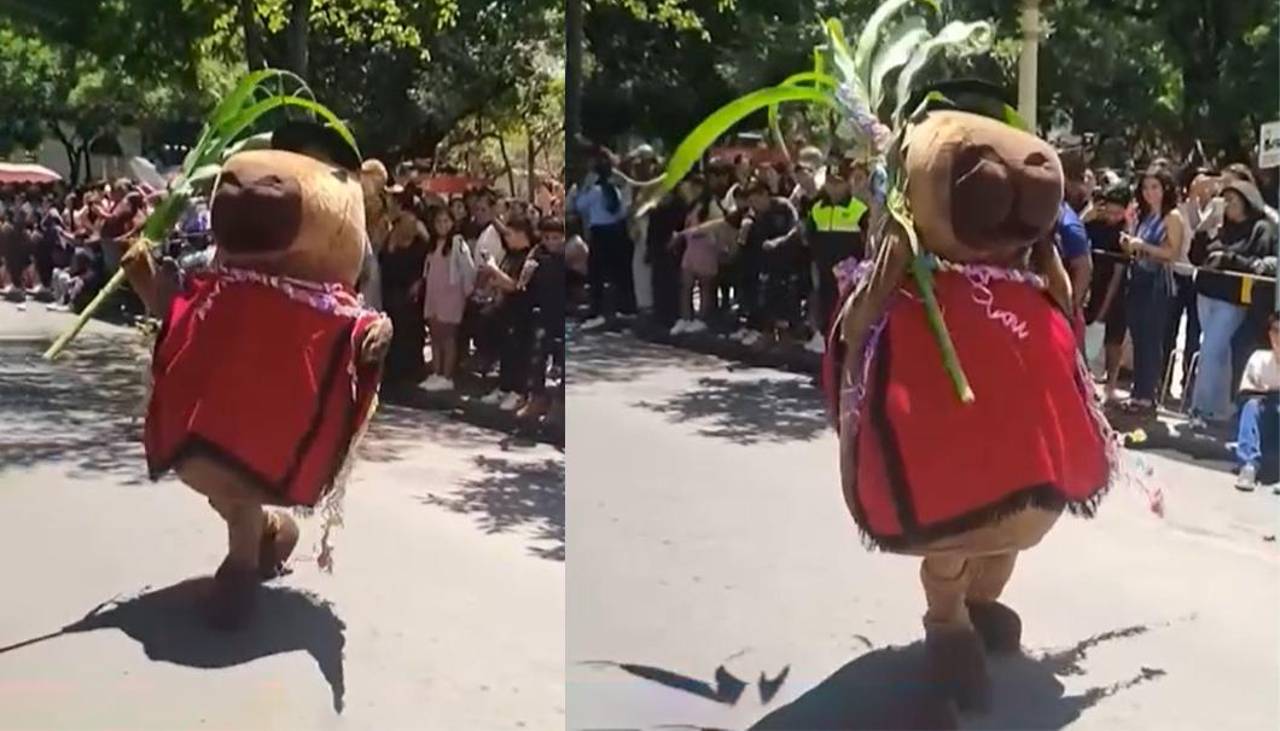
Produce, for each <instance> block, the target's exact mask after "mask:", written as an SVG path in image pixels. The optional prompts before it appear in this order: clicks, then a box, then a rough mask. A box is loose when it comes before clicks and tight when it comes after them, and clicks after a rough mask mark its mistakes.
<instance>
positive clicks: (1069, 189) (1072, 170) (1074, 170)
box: [1058, 147, 1097, 215]
mask: <svg viewBox="0 0 1280 731" xmlns="http://www.w3.org/2000/svg"><path fill="white" fill-rule="evenodd" d="M1058 157H1059V159H1060V160H1061V161H1062V173H1063V201H1064V202H1065V203H1066V204H1067V205H1069V206H1070V207H1071V210H1072V211H1074V212H1075V213H1076V214H1077V215H1083V214H1084V212H1085V210H1086V209H1087V208H1088V207H1089V203H1090V202H1091V201H1092V200H1093V193H1094V191H1095V190H1096V189H1097V179H1096V178H1095V177H1094V174H1093V171H1092V170H1090V169H1089V165H1088V161H1087V160H1086V159H1085V152H1084V148H1081V147H1071V148H1067V149H1065V150H1060V151H1059V152H1058Z"/></svg>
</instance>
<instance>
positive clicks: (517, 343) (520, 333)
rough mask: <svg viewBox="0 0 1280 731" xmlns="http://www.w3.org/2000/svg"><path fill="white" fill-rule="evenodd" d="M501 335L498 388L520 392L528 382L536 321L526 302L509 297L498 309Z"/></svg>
mask: <svg viewBox="0 0 1280 731" xmlns="http://www.w3.org/2000/svg"><path fill="white" fill-rule="evenodd" d="M496 320H497V323H498V331H499V334H500V336H501V360H500V362H499V365H498V389H499V390H501V391H511V392H514V393H523V392H524V391H525V389H526V388H527V387H528V385H529V370H530V369H529V366H530V364H531V363H532V362H533V346H534V336H535V334H536V327H535V325H536V321H535V320H534V316H533V309H532V307H531V306H530V305H529V303H528V302H522V301H519V300H515V301H508V302H507V303H506V304H504V305H503V306H502V308H501V309H499V311H498V313H497V318H496Z"/></svg>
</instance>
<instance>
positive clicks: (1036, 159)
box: [1023, 152, 1049, 168]
mask: <svg viewBox="0 0 1280 731" xmlns="http://www.w3.org/2000/svg"><path fill="white" fill-rule="evenodd" d="M1023 164H1025V165H1026V166H1027V167H1035V168H1039V167H1044V166H1045V165H1048V164H1049V157H1048V156H1047V155H1045V154H1044V153H1043V152H1033V153H1031V154H1030V155H1027V159H1026V160H1024V161H1023Z"/></svg>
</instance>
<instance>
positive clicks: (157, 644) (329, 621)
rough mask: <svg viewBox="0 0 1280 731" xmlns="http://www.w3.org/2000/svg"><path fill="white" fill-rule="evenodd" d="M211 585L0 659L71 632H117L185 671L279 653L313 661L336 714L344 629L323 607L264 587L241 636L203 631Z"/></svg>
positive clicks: (107, 616)
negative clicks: (255, 618)
mask: <svg viewBox="0 0 1280 731" xmlns="http://www.w3.org/2000/svg"><path fill="white" fill-rule="evenodd" d="M212 591H213V579H212V578H210V577H207V576H205V577H200V578H194V579H187V580H185V581H182V582H179V583H177V584H173V585H171V586H167V587H165V588H163V589H156V590H147V589H144V590H143V592H142V593H140V594H138V595H137V596H134V597H132V598H129V599H123V600H111V601H108V602H104V603H103V604H100V605H98V606H97V607H94V608H93V609H92V610H90V611H89V613H88V614H86V615H85V616H84V618H82V619H80V620H78V621H76V622H73V623H72V624H69V625H67V626H66V627H63V628H62V630H61V631H59V632H55V633H53V634H50V635H46V636H44V637H38V638H35V639H31V640H27V641H25V642H21V643H17V644H14V645H10V646H8V647H3V648H0V653H5V652H10V651H12V650H17V649H20V648H22V647H26V646H28V645H31V644H34V643H36V642H41V641H44V640H48V639H53V638H55V637H59V636H62V635H67V634H74V633H77V632H89V631H92V630H98V629H118V630H120V631H121V632H124V633H125V634H126V635H128V636H129V637H131V638H133V639H134V640H136V641H137V642H139V643H140V644H141V645H142V649H143V652H145V653H146V654H147V658H148V659H150V660H155V661H159V662H169V663H174V664H175V665H182V666H184V667H190V668H204V669H214V668H227V667H233V666H236V665H242V664H244V663H247V662H251V661H253V660H257V659H259V658H263V657H269V656H271V655H279V654H283V653H287V652H295V651H299V650H301V651H303V652H306V653H307V654H309V655H311V657H312V658H314V659H315V661H316V664H317V665H318V666H319V668H320V674H321V675H323V676H324V679H325V681H326V682H327V683H328V684H329V687H330V689H331V691H332V695H333V709H334V710H335V711H337V712H338V713H341V712H342V709H343V706H344V697H345V695H346V681H345V677H344V673H343V667H342V650H343V646H344V644H345V642H346V640H345V639H344V637H343V631H344V630H345V629H346V625H345V624H344V623H343V622H342V620H341V619H339V618H338V616H337V615H336V614H334V612H333V608H332V607H331V606H330V605H329V604H328V603H327V602H324V601H321V600H319V599H317V598H316V597H314V596H312V595H311V594H308V593H306V592H303V591H299V590H297V589H290V588H286V587H283V586H275V585H266V586H262V587H259V588H258V590H257V595H258V596H257V604H258V607H259V609H260V610H261V615H260V617H259V619H258V621H256V622H253V623H252V624H250V625H249V626H248V627H246V628H245V629H244V631H242V632H237V633H211V632H209V631H208V628H207V627H206V626H205V625H204V623H203V622H202V621H201V618H200V613H199V612H198V611H197V609H198V607H199V606H200V605H201V604H202V603H204V602H206V601H208V596H209V594H210V593H211V592H212Z"/></svg>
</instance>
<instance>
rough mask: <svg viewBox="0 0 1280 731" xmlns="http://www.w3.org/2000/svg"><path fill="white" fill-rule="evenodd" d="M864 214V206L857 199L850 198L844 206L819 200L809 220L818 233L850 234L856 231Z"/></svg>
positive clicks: (814, 205)
mask: <svg viewBox="0 0 1280 731" xmlns="http://www.w3.org/2000/svg"><path fill="white" fill-rule="evenodd" d="M866 212H867V206H866V204H864V203H863V202H862V201H860V200H858V199H857V198H850V199H849V202H848V203H845V204H838V203H831V202H828V201H823V200H819V201H816V202H815V203H814V204H813V208H812V210H811V211H810V212H809V218H810V219H812V220H813V226H814V229H815V230H816V231H818V232H820V233H852V232H855V231H857V230H858V224H859V223H860V222H861V221H862V216H863V215H864V214H865V213H866Z"/></svg>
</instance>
